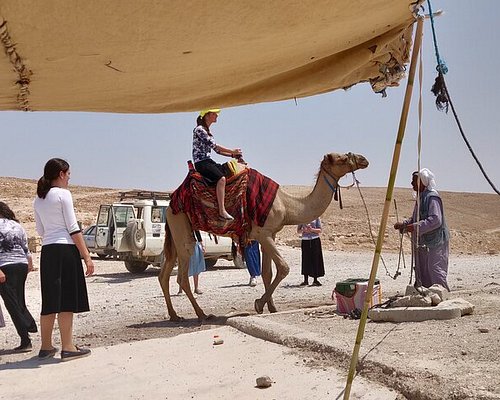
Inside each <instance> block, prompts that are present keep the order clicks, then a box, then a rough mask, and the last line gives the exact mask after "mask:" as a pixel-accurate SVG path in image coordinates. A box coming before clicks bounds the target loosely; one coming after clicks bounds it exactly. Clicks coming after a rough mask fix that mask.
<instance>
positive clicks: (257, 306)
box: [254, 299, 264, 314]
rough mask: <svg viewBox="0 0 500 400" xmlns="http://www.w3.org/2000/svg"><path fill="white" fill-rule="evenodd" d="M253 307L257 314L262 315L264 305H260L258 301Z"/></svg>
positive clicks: (258, 300)
mask: <svg viewBox="0 0 500 400" xmlns="http://www.w3.org/2000/svg"><path fill="white" fill-rule="evenodd" d="M254 307H255V311H257V314H262V313H263V311H264V304H262V303H261V301H260V299H257V300H255V303H254Z"/></svg>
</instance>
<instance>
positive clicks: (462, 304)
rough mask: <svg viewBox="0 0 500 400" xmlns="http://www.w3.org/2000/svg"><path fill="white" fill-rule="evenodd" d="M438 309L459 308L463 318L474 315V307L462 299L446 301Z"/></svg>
mask: <svg viewBox="0 0 500 400" xmlns="http://www.w3.org/2000/svg"><path fill="white" fill-rule="evenodd" d="M436 308H443V309H448V308H458V309H459V310H460V313H461V316H464V315H469V314H472V313H474V305H473V304H471V303H469V302H468V301H467V300H464V299H461V298H456V299H450V300H445V301H443V302H441V303H439V304H438V305H437V306H436Z"/></svg>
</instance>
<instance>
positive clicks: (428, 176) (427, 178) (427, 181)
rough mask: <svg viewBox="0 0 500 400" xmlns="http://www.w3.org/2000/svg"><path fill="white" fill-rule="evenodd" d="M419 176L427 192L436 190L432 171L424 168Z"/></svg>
mask: <svg viewBox="0 0 500 400" xmlns="http://www.w3.org/2000/svg"><path fill="white" fill-rule="evenodd" d="M418 175H419V177H420V181H421V182H422V183H423V184H424V186H425V187H426V188H427V190H436V181H435V179H434V174H433V173H432V171H431V170H429V169H427V168H422V169H421V170H420V172H419V173H418Z"/></svg>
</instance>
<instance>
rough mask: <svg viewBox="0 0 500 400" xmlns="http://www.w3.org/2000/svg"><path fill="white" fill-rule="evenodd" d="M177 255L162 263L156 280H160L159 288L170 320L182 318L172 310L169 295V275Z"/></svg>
mask: <svg viewBox="0 0 500 400" xmlns="http://www.w3.org/2000/svg"><path fill="white" fill-rule="evenodd" d="M176 258H177V257H173V260H172V261H171V262H165V263H163V265H162V267H161V270H160V274H159V275H158V280H159V281H160V286H161V290H162V291H163V297H165V302H166V303H167V309H168V315H169V317H170V321H180V320H182V319H183V318H181V317H179V316H178V315H177V313H176V312H175V310H174V306H173V305H172V299H171V297H170V275H171V274H172V270H173V269H174V266H175V260H176Z"/></svg>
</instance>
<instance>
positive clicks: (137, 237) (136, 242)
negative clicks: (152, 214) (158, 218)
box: [123, 220, 146, 251]
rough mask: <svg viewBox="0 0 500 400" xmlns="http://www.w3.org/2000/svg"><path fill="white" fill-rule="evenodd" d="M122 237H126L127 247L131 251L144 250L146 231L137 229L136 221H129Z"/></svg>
mask: <svg viewBox="0 0 500 400" xmlns="http://www.w3.org/2000/svg"><path fill="white" fill-rule="evenodd" d="M123 235H124V236H125V237H127V241H128V245H129V247H130V248H131V249H132V250H135V251H142V250H144V249H145V247H146V231H145V230H144V228H139V227H138V224H137V221H134V220H132V221H130V222H129V223H128V226H127V229H125V232H123Z"/></svg>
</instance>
